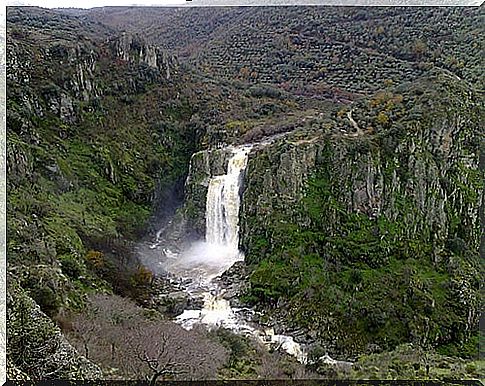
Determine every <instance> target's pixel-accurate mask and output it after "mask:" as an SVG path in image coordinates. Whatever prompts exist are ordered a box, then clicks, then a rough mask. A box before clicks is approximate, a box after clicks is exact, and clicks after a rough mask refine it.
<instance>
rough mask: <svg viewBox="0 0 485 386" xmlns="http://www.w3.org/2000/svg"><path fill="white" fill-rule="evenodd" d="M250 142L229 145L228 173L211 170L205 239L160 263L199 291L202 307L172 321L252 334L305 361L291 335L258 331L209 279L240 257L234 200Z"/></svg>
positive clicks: (237, 200)
mask: <svg viewBox="0 0 485 386" xmlns="http://www.w3.org/2000/svg"><path fill="white" fill-rule="evenodd" d="M251 148H252V146H250V145H246V146H240V147H234V148H231V150H232V154H231V158H230V159H229V161H228V166H227V174H225V175H221V176H212V177H211V178H210V180H209V186H208V190H207V199H206V235H205V242H202V241H201V242H196V243H194V244H193V245H192V246H191V248H189V249H188V250H186V251H184V252H183V253H182V254H180V255H178V256H174V258H173V259H170V262H169V263H168V265H167V266H166V267H165V268H166V270H167V271H169V272H171V273H172V274H175V275H176V276H178V277H182V278H190V279H191V284H190V285H189V286H188V287H187V291H188V292H189V293H191V294H198V295H202V296H203V300H204V306H203V307H202V309H199V310H193V309H189V310H185V311H184V312H183V313H182V314H181V315H179V316H177V318H176V321H177V322H178V323H180V324H181V325H182V326H183V327H184V328H187V329H191V328H192V327H193V326H194V325H195V324H198V323H200V324H205V325H208V326H220V327H225V328H228V329H230V330H232V331H234V332H236V333H240V334H246V335H252V336H254V337H255V338H256V339H258V340H259V341H260V342H262V343H264V344H268V345H276V346H278V347H281V348H282V349H283V350H285V351H286V352H288V353H289V354H291V355H293V356H295V357H296V358H297V359H298V360H299V361H300V362H302V363H304V362H306V354H305V353H304V352H303V350H302V349H301V347H300V345H299V344H298V343H296V342H295V341H294V340H293V338H292V337H290V336H285V335H277V334H275V333H274V331H272V330H271V329H270V330H267V331H263V330H262V329H261V328H259V327H257V326H255V325H253V324H251V323H248V322H247V321H246V320H245V318H244V317H242V316H240V314H239V312H240V311H244V310H242V309H237V308H232V307H231V305H230V303H229V301H228V300H226V299H224V298H223V297H222V293H221V288H219V287H218V285H217V284H215V283H213V282H212V279H213V278H215V277H216V276H219V275H221V274H222V273H223V272H225V271H226V270H227V269H229V268H230V267H231V266H232V265H233V264H234V263H235V262H237V261H241V260H244V255H243V254H242V253H241V252H240V251H239V206H240V201H241V197H240V192H241V187H242V183H243V174H244V171H245V169H246V166H247V162H248V155H249V152H250V151H251ZM246 311H247V310H246Z"/></svg>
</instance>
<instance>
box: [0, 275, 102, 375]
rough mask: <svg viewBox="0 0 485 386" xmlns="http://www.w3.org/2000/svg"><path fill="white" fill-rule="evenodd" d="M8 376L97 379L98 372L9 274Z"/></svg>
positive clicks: (99, 373)
mask: <svg viewBox="0 0 485 386" xmlns="http://www.w3.org/2000/svg"><path fill="white" fill-rule="evenodd" d="M7 287H8V288H7V308H8V312H7V336H8V340H9V344H8V348H7V356H8V364H9V366H8V367H9V368H10V370H9V372H10V375H11V376H12V377H14V378H9V379H26V378H27V379H28V378H30V379H59V378H60V379H76V380H88V379H100V378H101V377H102V376H101V371H100V369H99V368H98V367H97V366H96V365H95V364H93V363H91V362H89V361H88V360H87V359H86V358H84V357H83V356H81V355H79V354H78V353H77V351H76V350H75V349H74V348H73V347H72V346H71V345H70V344H69V343H68V342H67V340H66V339H65V338H64V336H63V335H62V334H61V332H60V330H59V328H58V327H57V326H56V325H55V324H54V322H53V321H52V320H51V319H49V317H48V316H47V315H46V314H44V313H43V312H42V311H41V310H40V307H39V306H38V305H37V304H36V303H35V302H34V301H33V300H32V299H31V298H30V297H29V296H28V295H27V294H26V293H25V291H23V290H22V288H21V287H20V286H19V285H18V283H17V282H16V279H14V278H13V277H12V276H9V277H8V284H7Z"/></svg>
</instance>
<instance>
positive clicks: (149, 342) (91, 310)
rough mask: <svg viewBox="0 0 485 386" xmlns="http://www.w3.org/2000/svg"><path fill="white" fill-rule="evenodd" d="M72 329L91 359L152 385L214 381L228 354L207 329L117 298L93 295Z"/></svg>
mask: <svg viewBox="0 0 485 386" xmlns="http://www.w3.org/2000/svg"><path fill="white" fill-rule="evenodd" d="M73 327H74V333H73V334H71V339H72V340H73V343H74V344H75V345H76V346H77V347H78V349H79V350H80V351H81V352H84V353H86V355H89V358H90V359H91V360H92V361H94V362H96V363H98V364H99V365H100V366H101V367H102V368H104V369H117V372H118V374H119V375H121V376H123V377H124V378H128V379H138V380H141V379H143V380H147V381H148V382H150V384H155V383H156V382H157V380H159V379H189V378H191V379H211V378H215V377H216V374H217V371H218V369H219V368H220V367H221V366H222V365H223V364H224V363H225V361H226V359H227V350H226V349H225V348H224V347H222V346H221V345H220V344H218V343H215V342H213V341H211V340H210V339H209V338H208V337H207V334H206V332H205V330H193V331H186V330H185V329H183V328H182V327H181V326H179V325H178V324H175V323H173V322H169V321H165V320H162V319H161V318H160V317H159V316H158V315H154V314H153V313H148V311H147V310H144V309H143V308H141V307H138V306H136V305H135V304H134V303H133V302H131V301H130V300H128V299H124V298H121V297H119V296H112V295H96V296H93V297H91V299H90V301H89V305H88V309H87V311H86V312H85V313H83V314H81V315H77V316H76V317H75V318H74V321H73Z"/></svg>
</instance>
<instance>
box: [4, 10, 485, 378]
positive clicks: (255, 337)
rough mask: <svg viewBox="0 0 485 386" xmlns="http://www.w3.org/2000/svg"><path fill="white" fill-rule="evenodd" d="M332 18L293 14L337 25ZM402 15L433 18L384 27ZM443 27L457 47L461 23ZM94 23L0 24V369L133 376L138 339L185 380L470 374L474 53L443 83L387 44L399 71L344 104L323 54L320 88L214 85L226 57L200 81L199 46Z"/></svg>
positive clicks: (476, 138) (27, 14)
mask: <svg viewBox="0 0 485 386" xmlns="http://www.w3.org/2000/svg"><path fill="white" fill-rule="evenodd" d="M112 12H114V13H113V14H117V12H121V14H122V11H121V10H112ZM224 12H226V11H221V15H223V14H224ZM227 12H229V11H227ZM234 12H235V13H234V15H236V14H237V15H239V12H243V11H242V10H234ZM246 12H247V13H246V17H247V18H254V20H259V19H258V18H263V19H264V17H266V16H265V15H267V10H261V11H260V13H258V12H257V11H255V10H253V9H248V10H247V11H246ZM278 12H280V13H281V14H279V13H278ZM284 12H291V11H289V10H286V9H284V8H281V10H277V11H276V10H275V16H274V17H275V18H276V19H278V20H280V17H281V15H283V14H284ZM298 12H299V11H298ZM332 12H334V11H332ZM332 12H330V11H329V13H328V14H322V15H319V14H318V12H317V13H315V14H313V13H312V15H313V16H312V17H315V18H316V19H314V22H315V23H317V21H318V20H319V19H318V17H323V18H324V19H325V20H326V19H327V18H330V19H331V18H333V17H335V18H337V19H338V20H340V19H339V18H341V17H343V16H342V15H343V14H340V13H339V12H341V11H339V10H336V11H335V13H332ZM342 12H343V11H342ZM348 12H349V15H351V16H350V17H354V16H355V18H356V23H362V25H363V26H364V25H365V28H364V27H362V28H363V29H364V30H366V31H367V30H368V29H369V28H370V27H369V26H368V25H367V24H366V23H364V21H365V20H366V19H365V18H364V19H361V17H362V16H361V15H360V16H358V15H357V14H355V15H354V16H352V15H353V13H352V12H354V11H352V10H349V11H348ZM368 12H371V10H368ZM372 12H377V13H379V15H381V14H382V16H383V17H387V16H386V11H385V10H376V11H372ZM389 12H391V13H392V12H394V11H391V10H390V11H389ZM421 12H429V17H430V18H433V17H438V16H436V15H435V14H433V12H434V11H431V10H429V11H426V10H417V11H416V13H415V14H413V13H412V12H410V11H405V12H404V11H403V15H404V14H405V15H404V16H402V17H407V18H409V19H410V20H413V17H416V18H418V19H419V17H420V15H421ZM435 12H436V14H439V13H440V12H444V11H442V10H439V11H435ZM455 12H463V14H462V19H463V22H462V29H463V31H465V32H466V31H474V30H473V26H474V24H473V23H474V22H475V17H476V15H475V14H474V13H473V12H471V11H468V10H467V11H460V10H454V11H453V12H452V11H450V14H449V17H450V18H455V17H457V15H456V14H455ZM191 15H192V16H191V17H195V18H196V16H194V14H192V13H191ZM201 15H202V13H201ZM393 15H394V14H392V15H390V16H389V17H390V19H392V20H395V18H394V16H393ZM105 17H106V15H101V16H100V15H98V14H97V11H93V12H92V13H89V12H87V13H82V12H81V13H80V14H79V15H75V14H67V13H63V12H62V11H48V10H42V9H37V8H32V9H29V8H23V9H22V8H10V9H9V15H8V23H9V24H8V35H7V58H8V65H7V85H8V100H7V161H8V162H7V166H8V180H7V189H8V203H7V204H8V205H7V210H8V264H9V271H8V309H9V314H8V318H9V327H8V328H9V331H8V333H9V336H12V340H11V343H10V348H9V352H8V358H9V369H10V370H9V371H11V374H14V375H12V376H15V377H20V378H21V379H25V378H26V377H30V378H33V379H46V378H51V379H53V378H56V377H61V378H68V379H99V378H106V377H108V378H110V379H124V378H130V379H140V378H139V377H148V378H150V377H153V376H154V375H153V374H152V373H151V370H150V366H147V365H146V364H144V363H143V362H140V364H139V367H138V368H137V369H136V370H133V369H132V368H131V367H130V366H128V364H127V362H126V358H136V357H137V356H140V355H141V352H143V351H141V352H136V350H135V348H137V347H138V346H137V345H135V344H133V341H135V342H137V339H138V342H145V343H146V348H145V349H146V350H147V351H145V354H146V355H148V352H149V351H150V350H155V351H156V350H160V346H156V347H155V346H153V344H154V343H156V342H153V341H154V340H153V339H148V338H147V337H150V336H154V335H156V336H166V337H167V339H168V340H169V341H170V347H171V348H172V349H173V350H175V349H177V347H178V349H177V350H178V351H176V352H175V353H174V357H175V358H176V362H175V363H170V364H167V363H166V364H165V365H167V366H168V365H170V366H172V367H169V370H167V371H168V372H167V374H169V375H167V379H171V378H175V379H185V378H184V377H187V376H188V375H187V372H185V373H184V372H183V371H182V367H183V366H182V365H188V366H189V365H190V366H193V367H192V371H193V374H194V375H193V376H194V378H193V379H213V378H220V379H227V378H236V379H254V378H256V377H262V378H286V379H287V378H299V377H300V378H301V377H304V378H305V377H308V378H318V377H323V378H325V377H327V378H345V379H352V378H366V379H367V378H369V377H374V378H382V379H384V378H389V377H392V378H393V379H395V378H400V379H403V378H404V379H405V378H408V379H411V378H412V379H415V378H418V379H419V378H422V377H424V376H428V374H426V373H424V371H425V370H424V369H425V368H426V366H431V377H438V378H440V379H441V378H443V377H457V378H460V377H467V378H477V377H478V376H479V374H483V361H481V360H479V357H478V350H479V348H478V340H479V331H478V324H479V318H480V304H481V300H482V298H481V294H480V283H481V280H480V277H481V273H482V266H481V263H480V258H481V257H482V256H481V254H483V253H482V252H483V251H482V249H483V229H482V228H483V216H484V214H483V212H484V206H483V202H484V201H483V200H484V197H483V196H484V194H483V187H484V184H483V177H484V176H483V162H481V163H480V161H483V154H484V153H483V148H484V143H483V127H481V118H482V117H483V97H482V93H481V91H480V82H479V81H477V79H478V78H477V75H476V68H475V67H474V64H473V63H474V62H473V60H474V59H473V57H472V56H470V55H469V56H468V57H469V58H470V59H469V60H470V63H469V65H468V67H466V66H465V69H463V68H462V67H459V66H454V65H452V64H450V63H451V62H450V63H448V62H446V61H445V59H444V58H442V57H440V56H439V53H434V54H433V55H434V56H431V54H430V56H429V57H428V56H426V55H428V54H427V53H425V54H423V53H420V54H419V55H418V54H416V52H414V53H412V52H413V51H412V48H411V46H410V48H409V50H410V53H408V54H407V56H399V55H398V54H396V53H395V52H394V51H393V50H395V48H394V47H393V48H392V49H391V50H390V51H391V53H392V52H394V54H393V55H395V56H392V55H391V56H389V57H387V59H386V63H393V65H392V66H390V65H389V66H390V68H394V69H396V71H395V72H396V73H398V74H399V71H398V70H397V69H398V68H401V67H399V66H398V64H397V63H401V64H402V63H403V62H404V61H406V65H405V66H404V65H403V66H404V67H402V68H403V69H402V74H400V75H395V76H394V75H393V76H394V78H393V79H385V80H384V79H380V78H379V79H376V78H375V77H371V78H372V79H371V78H369V79H368V80H366V81H365V80H363V79H361V78H359V79H358V82H356V83H355V85H352V87H350V86H348V84H349V79H350V78H348V77H349V76H350V77H352V76H353V75H352V71H353V70H352V68H353V67H352V65H350V66H349V65H345V66H343V65H342V66H341V67H342V68H340V69H333V70H332V68H333V67H335V66H337V67H338V66H339V63H340V62H338V61H337V59H335V56H334V58H333V59H332V61H331V64H330V62H329V63H327V64H326V66H327V67H328V68H325V69H321V70H319V71H320V73H321V74H325V72H326V71H327V70H328V71H334V72H332V74H333V75H332V76H330V77H329V78H328V82H329V83H326V84H324V83H318V82H317V84H315V83H314V81H313V80H311V81H310V80H309V79H310V78H308V79H307V78H305V77H310V76H311V74H312V71H313V70H309V69H307V68H306V67H305V70H304V71H303V70H302V71H303V72H299V73H298V74H299V75H298V76H296V75H295V83H294V84H292V85H288V84H286V83H284V82H283V80H281V81H279V80H277V79H276V78H278V76H276V75H275V79H273V78H271V79H270V77H268V75H267V74H266V73H267V71H268V69H267V67H268V63H266V62H264V61H262V62H261V63H259V64H258V68H259V69H260V70H261V74H262V75H259V74H256V75H254V76H253V75H251V71H249V70H248V71H243V69H242V67H241V69H240V70H238V71H240V72H239V75H237V76H236V75H235V76H234V77H232V78H231V76H230V74H231V71H233V69H232V67H231V66H232V64H230V63H232V60H233V59H231V61H230V63H229V62H228V63H229V64H230V65H229V64H228V66H227V67H226V69H225V70H221V68H222V67H220V66H219V67H217V66H216V67H214V68H215V69H214V68H212V67H211V66H209V65H207V64H206V65H205V66H203V65H202V64H203V63H206V61H207V57H206V56H205V55H206V54H207V55H209V53H211V52H212V53H214V52H216V51H217V49H218V48H217V47H219V45H221V44H223V42H220V41H218V40H215V42H216V43H214V45H209V46H207V47H208V48H207V51H206V53H204V54H203V55H202V54H201V56H200V58H199V59H200V60H201V62H200V63H199V62H198V61H195V59H193V58H192V59H191V57H189V60H187V56H186V55H185V56H184V55H182V56H181V57H180V58H179V57H178V56H177V54H176V52H174V50H173V47H172V49H169V48H165V47H164V48H162V47H160V46H157V45H156V44H154V40H156V39H154V36H153V34H155V33H160V34H163V33H164V32H163V31H160V30H156V29H154V30H152V31H151V32H150V34H151V35H147V36H143V29H140V30H139V33H136V34H133V33H132V32H126V30H130V28H133V25H131V24H130V25H128V24H129V23H128V21H126V23H128V24H126V25H125V27H124V28H121V29H117V28H120V27H116V28H115V27H113V25H111V24H110V23H113V22H114V21H115V19H110V20H109V21H106V20H105ZM146 17H147V18H149V16H146ZM150 17H151V16H150ZM164 17H165V16H164ZM167 17H168V16H167ZM170 17H172V16H170ZM173 17H175V16H173ZM196 19H197V18H196ZM202 19H203V20H202ZM202 19H201V20H199V21H197V23H199V24H197V23H196V25H197V26H198V27H197V28H205V27H206V25H205V24H204V23H208V22H209V21H208V20H209V19H206V18H202ZM120 20H122V19H120ZM224 20H225V19H224V18H223V17H222V16H221V21H220V23H222V24H220V25H219V27H218V28H222V27H221V25H222V26H224ZM103 23H105V24H103ZM130 23H136V20H130ZM278 23H283V22H282V21H281V20H280V21H279V22H278ZM275 25H276V24H275ZM137 28H142V27H137ZM181 28H186V26H185V24H184V23H182V24H181ZM322 28H323V27H322ZM325 28H327V27H325ZM393 28H394V29H393ZM398 30H399V31H400V29H399V28H398V27H397V26H395V25H394V24H390V27H389V31H386V32H385V33H384V32H381V33H380V34H377V35H379V36H380V37H378V38H377V37H376V38H375V39H377V40H376V41H382V34H385V35H388V36H387V39H388V40H392V39H397V37H396V36H402V34H403V33H404V32H402V31H400V32H399V33H398V32H397V31H398ZM183 31H184V30H183V29H182V30H181V32H180V33H181V34H183V33H184V32H183ZM336 31H337V30H336ZM392 31H395V33H394V32H392ZM406 31H407V30H406ZM236 32H237V30H236ZM465 32H464V33H465ZM165 33H168V32H166V31H165ZM248 33H249V32H248ZM333 33H336V34H338V33H342V32H338V31H337V32H335V31H334V32H333ZM406 33H409V34H410V36H414V35H413V32H412V31H411V32H409V31H407V32H406ZM245 34H246V31H245V32H244V37H243V38H242V39H243V40H241V41H246V40H247V39H249V38H248V37H247V36H246V35H245ZM292 36H293V35H292ZM305 36H306V35H305V34H304V33H302V34H301V36H300V37H299V38H298V39H304V38H305ZM331 36H333V35H331V34H330V35H329V37H328V41H327V42H326V44H327V45H328V46H329V47H330V48H328V47H327V48H328V49H330V50H331V51H332V52H333V51H335V50H337V51H338V50H340V49H341V50H342V51H341V52H343V53H347V51H346V49H343V48H341V47H342V45H344V44H347V43H345V41H346V39H348V36H347V35H345V36H344V35H342V36H341V38H342V39H338V40H336V41H335V42H333V43H332V40H331ZM372 36H373V35H372ZM343 37H345V39H343ZM166 38H167V41H168V42H171V43H170V44H172V45H173V40H171V39H172V36H171V35H170V36H169V35H167V36H166ZM292 39H293V40H291V41H293V43H291V41H289V42H280V43H278V44H280V46H281V47H283V48H281V47H280V48H281V49H282V52H283V53H284V55H289V52H292V50H299V52H302V53H304V52H307V53H308V55H310V53H314V51H315V50H308V51H305V48H303V47H304V45H302V44H300V43H298V41H297V39H296V38H295V37H294V36H293V37H292ZM372 39H374V38H372ZM372 39H371V40H370V41H369V42H368V44H369V46H373V45H374V43H373V42H374V40H372ZM453 39H454V37H453ZM457 39H458V38H457ZM310 40H311V39H310ZM148 41H149V42H148ZM182 41H184V40H183V39H182V40H181V42H182ZM208 41H209V42H210V39H208ZM311 41H313V40H311ZM453 42H454V40H453ZM180 44H182V43H180ZM204 44H209V43H207V42H205V43H204ZM224 44H225V43H224ZM312 44H313V43H312ZM348 44H350V43H348ZM386 44H387V43H386ZM428 44H429V46H430V47H435V46H436V47H438V46H439V45H440V44H441V40H440V39H438V38H437V37H432V36H429V41H428ZM453 44H454V43H453ZM452 46H453V47H455V48H453V50H457V49H458V48H456V47H457V46H455V45H452ZM464 46H465V48H464V49H463V50H464V52H468V53H469V52H470V50H469V48H468V46H467V45H466V44H464ZM187 47H189V48H190V47H192V49H194V48H193V46H190V45H189V46H187ZM285 47H286V48H285ZM349 47H350V46H349ZM390 47H391V46H390ZM419 47H421V48H422V46H419ZM419 47H418V48H419ZM189 48H183V47H182V48H181V50H182V52H185V51H183V49H187V50H188V51H187V52H190V49H189ZM327 48H326V49H327ZM234 49H242V48H241V47H240V46H235V48H234ZM349 49H350V48H349ZM352 49H355V47H354V48H352ZM360 49H361V48H359V50H360ZM414 49H416V48H414ZM285 50H286V51H285ZM175 51H176V50H175ZM187 52H185V53H187ZM217 52H218V51H217ZM224 52H225V51H224ZM241 52H242V51H241ZM338 52H340V51H338ZM365 52H366V55H372V51H369V50H367V51H365ZM453 52H454V54H455V56H456V57H460V58H461V57H463V53H462V52H461V51H456V52H455V51H453ZM194 55H195V54H194ZM241 55H242V56H241ZM244 55H245V53H244V52H242V53H239V54H237V55H236V54H235V56H234V57H235V58H237V57H239V58H241V57H244ZM284 55H283V54H282V56H284ZM312 55H313V54H312ZM342 55H343V54H342ZM345 55H347V54H345ZM345 55H343V56H342V57H344V56H345ZM362 55H363V54H362ZM375 55H376V56H375V58H374V59H376V60H377V59H378V58H380V56H379V55H381V53H379V54H377V53H375ZM465 56H466V55H465ZM194 57H195V56H194ZM183 58H186V60H184V59H183ZM214 58H215V59H214V62H213V63H219V62H220V58H219V56H217V58H216V57H214ZM199 59H197V60H199ZM216 59H217V60H216ZM265 60H266V59H265ZM308 60H309V62H312V61H313V59H311V58H308ZM319 60H322V61H323V60H324V59H319ZM201 63H202V64H201ZM291 63H293V62H291ZM322 63H324V64H325V63H326V62H322ZM359 63H360V62H359ZM444 63H445V64H446V65H445V64H444ZM322 66H323V64H322ZM332 66H333V67H332ZM359 66H360V64H359ZM386 66H387V65H386ZM386 66H384V67H383V68H384V69H383V68H380V67H379V68H378V70H379V71H381V72H382V71H384V72H385V73H386V76H387V75H389V76H391V74H393V72H392V71H389V70H388V69H387V67H386ZM389 66H388V67H389ZM408 66H409V68H412V70H409V69H408ZM218 71H222V73H223V76H221V74H220V73H218ZM379 71H377V72H379ZM246 72H248V73H247V74H246ZM279 72H280V70H279V69H278V70H277V71H276V70H275V74H277V73H279ZM289 73H291V71H290V72H289ZM295 73H296V72H295ZM264 74H266V75H264ZM457 74H459V75H457ZM258 76H261V77H264V79H265V80H264V79H259V78H257V77H258ZM319 76H320V75H319ZM321 76H323V75H321ZM301 77H303V78H304V79H303V80H302V79H300V78H301ZM462 77H463V78H462ZM266 78H267V79H266ZM312 79H313V78H312ZM278 82H279V83H278ZM297 82H302V83H297ZM332 82H333V83H332ZM310 85H311V87H310ZM345 85H347V86H345ZM307 86H308V87H307ZM337 86H339V87H342V89H340V88H338V87H337ZM319 87H320V88H319ZM345 87H347V88H345ZM346 90H347V91H346ZM228 194H230V197H229V196H228ZM212 279H214V280H212ZM96 310H97V311H96ZM100 310H101V311H100ZM26 315H30V316H28V317H27V316H26ZM108 318H111V319H108ZM134 321H135V322H134ZM199 324H201V325H202V327H201V326H200V325H199ZM135 325H138V326H140V327H139V330H136V328H133V326H135ZM204 325H205V326H206V327H207V326H209V327H210V328H209V330H210V331H207V329H206V328H204ZM86 326H91V327H92V328H86ZM183 327H184V328H186V329H185V330H184V328H183ZM221 327H222V328H221ZM137 334H138V335H137ZM135 336H137V337H138V338H137V339H135V338H134V337H135ZM130 339H131V340H130ZM46 342H47V343H46ZM191 342H192V343H191ZM193 342H197V344H193ZM39 347H44V349H43V350H44V351H42V350H40V349H39ZM196 348H197V350H199V351H197V350H196ZM141 349H143V347H142V348H140V350H141ZM268 349H269V350H268ZM46 350H47V351H46ZM133 350H135V351H133ZM192 350H195V351H192ZM211 350H212V352H214V355H211V354H210V353H211ZM25 353H27V354H25ZM98 353H99V354H98ZM150 353H152V351H150ZM287 353H290V354H292V355H289V356H288V355H287ZM200 357H203V358H205V359H204V361H202V362H201V365H200V368H199V369H198V370H197V371H196V366H195V365H194V363H196V361H197V360H198V359H197V358H200ZM423 358H424V359H423ZM393 361H394V362H393ZM396 361H397V362H399V363H402V365H400V366H399V368H398V369H397V370H396V367H395V366H394V364H393V363H395V362H396ZM128 362H129V361H128ZM160 366H162V363H160ZM393 366H394V367H393ZM440 366H442V367H440ZM113 368H114V369H115V370H116V369H117V370H116V371H114V372H110V371H112V370H109V369H113ZM376 369H377V370H376ZM184 371H185V370H184ZM428 371H429V369H428ZM162 378H163V377H162Z"/></svg>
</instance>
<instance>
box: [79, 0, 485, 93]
mask: <svg viewBox="0 0 485 386" xmlns="http://www.w3.org/2000/svg"><path fill="white" fill-rule="evenodd" d="M482 18H483V7H482V8H480V7H475V8H456V7H455V8H431V7H430V8H377V7H374V8H357V7H341V8H339V7H278V8H274V7H253V8H251V7H245V8H237V7H236V8H217V9H213V8H211V9H208V8H207V9H199V8H188V9H187V8H186V9H163V8H148V9H145V8H139V9H133V8H122V7H118V8H103V9H99V10H97V9H95V10H93V11H91V12H89V13H87V14H86V20H96V21H99V22H101V23H103V24H105V25H109V26H111V27H113V28H117V29H119V30H127V31H137V32H143V34H144V35H146V36H147V38H148V39H149V40H150V41H151V42H152V43H154V44H156V45H160V46H162V47H165V48H168V49H170V50H172V51H173V52H177V54H179V55H180V56H181V57H182V58H185V60H187V61H189V62H190V63H192V64H194V65H195V66H197V67H198V68H201V69H204V71H208V72H210V73H213V74H214V75H216V76H218V77H221V78H225V79H232V78H238V79H240V80H242V81H247V82H251V83H258V82H259V83H272V84H278V85H282V86H284V87H286V88H287V89H290V90H292V91H295V92H298V93H308V94H312V95H315V96H322V95H332V94H334V93H335V92H338V90H334V88H338V89H343V90H345V91H348V92H352V93H357V94H362V93H372V92H374V91H376V90H378V89H379V88H381V87H382V85H383V83H384V82H390V81H392V82H394V83H401V82H402V81H409V80H413V79H416V78H417V77H419V76H422V75H423V74H425V73H426V71H428V70H429V69H430V68H432V67H433V66H437V67H441V68H445V69H448V70H450V71H452V72H454V73H455V74H456V75H458V76H459V77H461V78H464V79H467V80H468V81H469V82H472V83H478V84H479V85H480V87H483V77H482V74H481V68H480V64H481V59H480V54H479V51H480V50H479V47H480V46H481V45H483V34H481V27H480V25H481V20H482Z"/></svg>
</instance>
